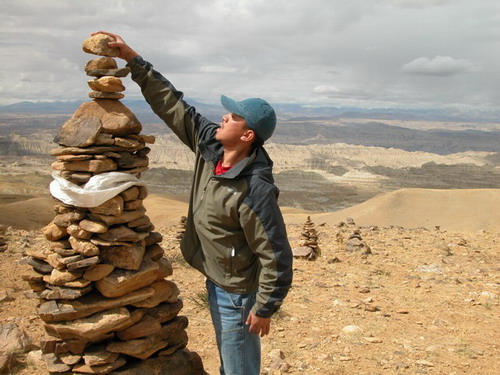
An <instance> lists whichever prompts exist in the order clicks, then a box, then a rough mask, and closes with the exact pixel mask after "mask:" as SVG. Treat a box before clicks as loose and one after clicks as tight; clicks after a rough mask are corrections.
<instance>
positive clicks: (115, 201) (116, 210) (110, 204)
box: [89, 195, 123, 216]
mask: <svg viewBox="0 0 500 375" xmlns="http://www.w3.org/2000/svg"><path fill="white" fill-rule="evenodd" d="M89 210H90V212H92V213H94V214H103V215H113V216H118V215H121V214H122V213H123V198H122V197H121V196H120V195H117V196H115V197H113V198H111V199H108V200H107V201H106V202H104V203H102V204H100V205H99V206H97V207H90V208H89Z"/></svg>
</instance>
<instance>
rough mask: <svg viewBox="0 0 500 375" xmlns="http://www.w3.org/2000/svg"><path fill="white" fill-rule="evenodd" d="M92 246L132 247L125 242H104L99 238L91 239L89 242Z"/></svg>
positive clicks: (129, 243)
mask: <svg viewBox="0 0 500 375" xmlns="http://www.w3.org/2000/svg"><path fill="white" fill-rule="evenodd" d="M90 242H92V243H93V244H94V245H97V246H99V247H102V246H106V247H110V246H130V245H132V243H131V242H125V241H106V240H101V239H100V238H92V239H91V240H90Z"/></svg>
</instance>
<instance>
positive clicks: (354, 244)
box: [345, 229, 371, 254]
mask: <svg viewBox="0 0 500 375" xmlns="http://www.w3.org/2000/svg"><path fill="white" fill-rule="evenodd" d="M345 250H346V251H349V252H358V251H359V252H361V253H362V254H371V249H370V246H368V244H367V243H366V242H365V241H364V240H363V238H362V237H361V230H359V229H355V230H354V231H353V233H352V234H351V235H350V236H349V237H348V238H347V241H346V242H345Z"/></svg>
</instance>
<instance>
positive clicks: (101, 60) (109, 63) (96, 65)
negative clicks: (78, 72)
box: [84, 57, 118, 72]
mask: <svg viewBox="0 0 500 375" xmlns="http://www.w3.org/2000/svg"><path fill="white" fill-rule="evenodd" d="M117 68H118V64H117V63H116V60H115V59H113V58H111V57H98V58H96V59H92V60H89V61H88V62H87V64H85V68H84V70H85V72H88V71H89V70H94V69H117Z"/></svg>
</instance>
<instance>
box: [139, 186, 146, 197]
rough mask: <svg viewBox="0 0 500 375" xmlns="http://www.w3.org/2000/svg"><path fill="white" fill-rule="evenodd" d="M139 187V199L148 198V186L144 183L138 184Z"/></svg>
mask: <svg viewBox="0 0 500 375" xmlns="http://www.w3.org/2000/svg"><path fill="white" fill-rule="evenodd" d="M137 188H138V189H139V196H138V197H137V199H146V197H147V196H148V187H147V186H146V185H144V186H137Z"/></svg>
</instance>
